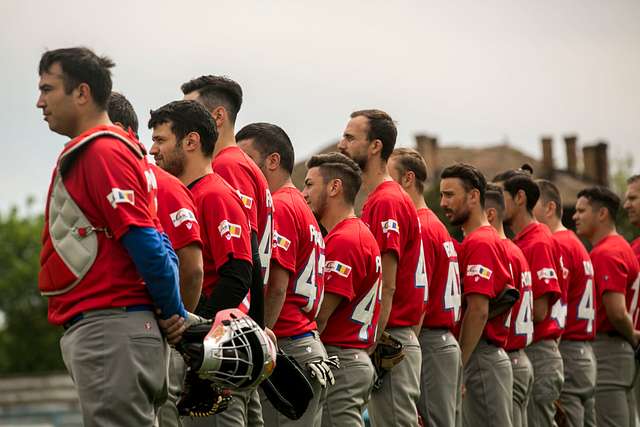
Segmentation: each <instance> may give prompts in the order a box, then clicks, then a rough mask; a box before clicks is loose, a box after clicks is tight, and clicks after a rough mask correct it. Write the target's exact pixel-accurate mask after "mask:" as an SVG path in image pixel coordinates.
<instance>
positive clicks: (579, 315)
mask: <svg viewBox="0 0 640 427" xmlns="http://www.w3.org/2000/svg"><path fill="white" fill-rule="evenodd" d="M553 239H554V240H555V241H556V242H558V245H559V247H560V253H561V254H562V258H561V259H562V278H563V280H564V282H565V291H564V292H563V296H562V298H561V304H562V306H563V310H566V313H567V316H566V323H565V325H564V332H563V333H562V339H563V340H571V341H591V340H593V339H594V338H595V336H596V328H595V317H596V310H595V305H594V304H595V301H596V288H595V286H593V266H592V265H591V258H589V253H588V252H587V249H586V248H585V247H584V245H583V244H582V242H581V241H580V239H578V237H577V236H576V235H575V233H574V232H573V231H571V230H561V231H558V232H556V233H553ZM556 304H557V303H556Z"/></svg>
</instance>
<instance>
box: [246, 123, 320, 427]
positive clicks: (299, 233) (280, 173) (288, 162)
mask: <svg viewBox="0 0 640 427" xmlns="http://www.w3.org/2000/svg"><path fill="white" fill-rule="evenodd" d="M236 140H237V141H238V146H239V147H240V148H242V149H243V150H244V151H245V152H246V153H247V154H248V155H249V156H250V157H251V158H252V159H253V160H254V161H255V163H256V164H257V165H258V167H260V170H262V172H263V173H264V175H265V176H266V178H267V182H268V183H269V190H270V191H271V192H272V193H273V203H274V214H275V216H274V223H275V232H274V233H275V244H276V245H275V247H274V250H273V253H272V262H271V272H270V274H269V283H268V284H267V288H266V292H265V325H266V326H267V327H268V328H271V329H273V332H274V333H275V335H276V337H277V338H278V347H279V348H280V349H282V350H283V351H284V352H285V353H286V354H288V355H290V356H291V357H293V358H294V359H296V361H297V362H298V363H299V364H300V366H304V367H307V368H308V370H309V372H310V374H312V375H313V374H318V375H320V376H316V379H315V380H314V379H312V381H311V383H312V385H313V389H314V397H313V399H312V400H311V402H310V403H309V406H308V408H307V410H306V412H305V413H304V415H303V416H302V417H301V418H300V419H298V420H296V421H292V420H290V419H288V418H285V417H284V416H283V415H282V414H280V412H278V411H277V410H276V409H275V408H274V407H273V405H272V404H271V403H270V402H269V401H268V400H267V399H266V396H264V398H261V403H262V413H263V417H264V421H265V425H267V426H284V425H298V426H305V427H308V426H319V425H320V423H321V420H322V406H323V404H324V400H325V397H326V390H325V388H324V387H325V386H326V385H327V384H326V381H327V380H329V378H327V377H325V376H324V374H325V373H327V374H330V371H329V367H328V366H327V365H325V360H326V359H327V354H326V351H325V349H324V346H323V345H322V342H321V341H320V336H319V334H318V328H317V324H316V321H315V318H316V316H317V314H318V310H319V309H320V303H321V302H322V296H323V289H324V282H323V275H322V271H323V268H324V259H325V255H324V240H323V238H322V234H321V232H320V227H319V226H318V222H317V221H316V219H315V217H314V216H313V213H312V212H311V209H309V207H308V206H307V203H306V202H305V200H304V197H303V196H302V193H300V191H299V190H298V189H297V188H295V187H294V185H293V183H292V182H291V172H292V171H293V164H294V152H293V145H292V144H291V140H290V139H289V137H288V135H287V134H286V133H285V132H284V131H283V130H282V129H281V128H279V127H278V126H275V125H273V124H270V123H253V124H250V125H247V126H245V127H244V128H242V129H241V130H240V131H239V132H238V134H237V135H236Z"/></svg>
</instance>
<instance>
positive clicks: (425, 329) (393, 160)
mask: <svg viewBox="0 0 640 427" xmlns="http://www.w3.org/2000/svg"><path fill="white" fill-rule="evenodd" d="M387 167H388V170H389V175H391V177H392V178H393V180H394V181H396V182H397V183H398V184H400V185H401V186H402V188H403V189H404V190H405V191H406V192H407V194H408V195H409V196H410V197H411V200H412V201H413V204H414V206H415V207H416V209H417V211H418V218H419V219H420V225H421V233H422V246H423V250H424V260H425V266H426V269H427V279H428V283H429V299H428V301H427V308H426V313H425V316H424V321H423V322H422V328H420V329H421V331H420V332H419V335H418V339H419V341H420V347H421V349H422V369H421V375H420V400H419V401H418V411H419V413H420V416H421V417H422V419H423V421H424V423H425V425H427V426H455V425H460V424H461V423H462V417H461V416H460V415H461V412H460V411H461V404H462V396H461V395H460V391H461V386H462V359H461V352H460V346H459V345H458V341H457V340H456V339H455V337H454V335H453V332H452V331H454V330H455V329H456V327H457V324H458V322H459V321H460V312H461V305H462V292H461V290H460V272H459V267H458V255H457V253H456V249H455V247H454V244H453V241H452V240H451V236H449V232H448V231H447V229H446V227H445V226H444V225H443V224H442V222H440V220H439V219H438V217H437V216H436V215H435V214H434V213H433V212H432V211H431V209H429V208H428V207H427V204H426V203H425V200H424V181H426V179H427V165H426V163H425V161H424V159H423V158H422V156H421V155H420V153H418V152H417V151H415V150H412V149H407V148H396V149H395V150H394V151H393V153H391V157H390V158H389V163H388V164H387Z"/></svg>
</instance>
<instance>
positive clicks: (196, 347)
mask: <svg viewBox="0 0 640 427" xmlns="http://www.w3.org/2000/svg"><path fill="white" fill-rule="evenodd" d="M182 352H183V355H184V356H185V360H186V361H187V364H188V365H189V367H190V368H191V369H192V370H193V371H194V372H196V373H197V374H198V376H199V377H200V378H202V379H206V380H210V381H213V382H215V383H218V384H220V385H222V386H223V387H230V388H234V389H246V388H250V387H254V386H256V385H258V384H259V383H260V382H262V381H263V380H264V379H266V378H268V377H269V375H271V372H273V368H274V367H275V361H276V348H275V344H274V343H273V341H271V339H270V338H269V337H268V336H267V334H266V333H265V332H264V330H262V328H260V326H258V324H257V323H256V322H255V321H254V320H253V319H252V318H251V317H249V316H248V315H246V314H244V313H243V312H241V311H240V310H238V309H235V308H232V309H228V310H222V311H220V312H218V314H216V318H215V320H214V322H213V325H211V324H205V325H200V326H196V327H192V328H189V329H188V330H187V331H186V332H185V334H184V335H183V342H182Z"/></svg>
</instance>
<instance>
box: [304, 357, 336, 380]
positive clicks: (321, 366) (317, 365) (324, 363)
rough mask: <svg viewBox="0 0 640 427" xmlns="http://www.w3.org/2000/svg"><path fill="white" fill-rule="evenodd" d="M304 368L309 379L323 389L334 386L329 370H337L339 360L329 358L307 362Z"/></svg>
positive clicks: (331, 373)
mask: <svg viewBox="0 0 640 427" xmlns="http://www.w3.org/2000/svg"><path fill="white" fill-rule="evenodd" d="M306 366H307V369H308V370H309V373H310V374H311V377H312V378H315V379H316V380H318V382H319V383H320V385H321V386H322V387H323V388H326V387H327V386H328V385H334V384H335V383H336V379H335V378H334V376H333V372H331V368H335V369H339V368H340V360H339V359H338V356H331V357H329V358H327V359H324V360H315V361H313V362H307V365H306Z"/></svg>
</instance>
